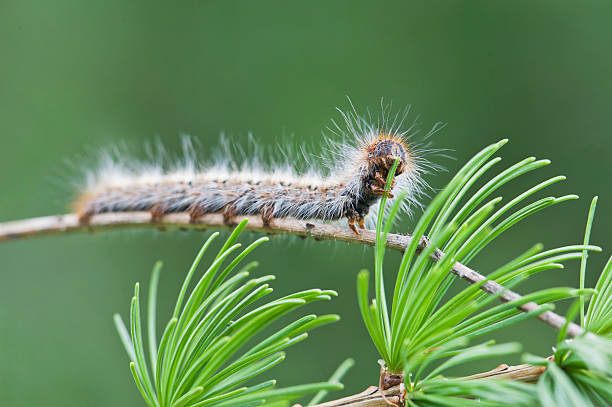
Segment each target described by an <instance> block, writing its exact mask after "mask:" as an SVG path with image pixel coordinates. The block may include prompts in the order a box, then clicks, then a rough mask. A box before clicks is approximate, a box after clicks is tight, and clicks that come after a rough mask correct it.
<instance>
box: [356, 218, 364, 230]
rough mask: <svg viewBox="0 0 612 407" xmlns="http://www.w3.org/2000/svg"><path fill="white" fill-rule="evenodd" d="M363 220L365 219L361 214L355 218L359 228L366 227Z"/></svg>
mask: <svg viewBox="0 0 612 407" xmlns="http://www.w3.org/2000/svg"><path fill="white" fill-rule="evenodd" d="M364 221H365V217H363V216H360V217H358V218H357V224H358V225H359V228H360V229H365V228H366V227H365V223H364Z"/></svg>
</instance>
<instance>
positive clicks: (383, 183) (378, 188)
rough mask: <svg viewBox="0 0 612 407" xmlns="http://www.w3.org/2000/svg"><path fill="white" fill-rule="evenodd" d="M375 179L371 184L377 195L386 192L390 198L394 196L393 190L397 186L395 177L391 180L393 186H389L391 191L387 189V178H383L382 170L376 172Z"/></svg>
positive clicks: (373, 191) (371, 188)
mask: <svg viewBox="0 0 612 407" xmlns="http://www.w3.org/2000/svg"><path fill="white" fill-rule="evenodd" d="M374 180H375V181H374V182H372V183H371V184H370V190H371V191H372V193H374V194H376V195H384V194H385V193H386V194H387V197H388V198H393V194H392V193H391V190H392V189H393V187H394V186H395V179H393V181H391V188H389V192H386V191H385V188H386V187H387V180H386V179H384V178H383V176H382V174H381V173H380V172H376V173H375V174H374Z"/></svg>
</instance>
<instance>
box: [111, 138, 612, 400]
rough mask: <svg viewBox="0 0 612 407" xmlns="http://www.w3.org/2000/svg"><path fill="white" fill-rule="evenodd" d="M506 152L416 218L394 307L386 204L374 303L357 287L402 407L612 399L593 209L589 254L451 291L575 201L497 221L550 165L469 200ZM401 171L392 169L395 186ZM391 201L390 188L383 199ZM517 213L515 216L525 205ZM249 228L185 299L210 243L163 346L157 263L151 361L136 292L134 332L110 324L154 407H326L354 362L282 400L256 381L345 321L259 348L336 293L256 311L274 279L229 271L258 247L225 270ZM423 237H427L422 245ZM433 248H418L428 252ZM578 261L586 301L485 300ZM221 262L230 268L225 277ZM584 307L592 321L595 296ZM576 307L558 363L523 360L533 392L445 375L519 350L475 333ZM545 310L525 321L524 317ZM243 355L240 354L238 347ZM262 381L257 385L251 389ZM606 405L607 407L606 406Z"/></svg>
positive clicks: (474, 165) (571, 249) (537, 296)
mask: <svg viewBox="0 0 612 407" xmlns="http://www.w3.org/2000/svg"><path fill="white" fill-rule="evenodd" d="M503 144H505V140H503V141H501V142H499V143H496V144H493V145H490V146H488V147H487V148H485V149H483V150H482V151H481V152H479V153H478V154H476V156H474V158H472V159H471V160H470V161H469V162H468V163H467V164H466V165H465V166H464V167H463V168H462V169H461V170H460V171H459V172H458V173H457V175H456V176H455V177H454V178H453V180H452V181H451V182H450V183H449V185H448V186H447V187H446V188H444V189H443V190H442V191H441V192H440V193H439V194H438V195H437V196H436V197H435V198H434V200H433V201H432V203H431V204H430V205H429V206H428V207H427V209H426V210H425V212H424V214H423V215H422V216H421V218H420V219H419V221H418V223H417V225H416V227H415V229H414V231H413V235H412V240H411V242H410V245H409V247H407V248H406V250H405V251H404V255H403V257H402V260H401V263H400V266H399V269H398V271H397V277H396V281H395V287H394V289H393V297H392V300H391V302H390V304H389V303H388V300H387V297H386V295H387V293H386V290H385V287H384V278H383V277H384V273H383V268H384V254H385V243H386V238H387V235H388V233H389V231H390V229H391V226H392V224H393V219H394V217H395V216H396V215H397V213H398V211H399V208H400V204H401V199H398V200H397V201H396V202H395V203H394V205H393V206H392V207H391V208H390V210H389V212H388V217H387V219H386V222H385V221H384V214H385V205H386V201H387V198H386V196H383V198H382V202H381V208H382V210H380V211H379V215H378V219H377V228H376V245H375V273H374V299H373V300H372V301H369V273H368V272H367V271H365V270H363V271H361V272H360V273H359V275H358V279H357V294H358V302H359V309H360V312H361V315H362V318H363V321H364V323H365V325H366V328H367V330H368V332H369V334H370V337H371V338H372V341H373V343H374V345H375V347H376V348H377V350H378V352H379V353H380V355H381V357H382V359H383V360H384V363H385V370H384V371H383V373H384V374H386V373H391V374H401V375H404V383H403V385H404V390H405V394H404V397H403V399H404V403H405V405H407V406H412V407H417V406H419V407H425V406H456V407H461V406H513V407H520V406H525V407H526V406H550V405H556V406H576V405H581V406H582V405H584V406H587V407H589V406H594V407H598V406H605V405H609V403H608V400H611V399H612V390H611V389H612V258H610V260H609V261H608V263H607V264H606V266H605V268H604V270H603V272H602V274H601V276H600V278H599V280H598V282H597V285H596V287H595V290H590V289H587V288H585V283H584V282H585V276H586V265H587V257H588V253H589V252H591V251H600V250H601V249H600V248H599V247H597V246H592V245H590V244H589V240H590V233H591V228H592V225H593V219H594V212H595V206H596V202H597V198H595V199H594V200H593V202H592V204H591V208H590V211H589V216H588V219H587V226H586V231H585V236H584V242H583V244H582V245H570V246H564V247H560V248H555V249H551V250H547V251H543V250H542V246H541V245H535V246H534V247H532V248H531V249H529V250H527V251H525V252H524V253H522V254H521V255H519V256H518V257H516V258H514V259H513V260H511V261H509V262H507V263H505V264H502V265H500V266H499V267H497V268H496V269H494V270H493V271H491V272H490V273H489V274H488V275H487V276H485V279H484V280H483V281H480V282H478V283H475V284H472V285H470V286H467V287H465V288H463V289H462V290H460V291H459V292H458V293H457V294H455V295H453V296H449V295H448V290H449V288H450V286H451V284H452V283H453V281H454V280H455V279H456V276H455V275H453V272H455V273H461V267H458V266H457V262H459V263H463V264H467V263H469V262H470V261H471V260H473V259H474V258H475V256H477V255H478V254H479V253H480V252H481V251H482V250H483V249H484V248H485V247H487V246H488V245H489V244H490V243H491V242H492V241H493V240H494V239H496V238H497V237H499V236H500V235H501V234H502V233H503V232H504V231H506V230H508V229H509V228H511V227H512V226H514V225H515V224H517V223H518V222H520V221H521V220H523V219H525V218H527V217H528V216H530V215H532V214H535V213H537V212H539V211H541V210H542V209H544V208H546V207H549V206H551V205H554V204H557V203H560V202H563V201H566V200H568V199H574V198H575V196H574V195H567V196H563V197H559V198H555V197H547V198H542V199H539V200H535V201H534V202H532V203H524V201H526V200H527V199H528V198H529V197H531V196H532V195H533V194H535V193H537V192H540V191H542V190H543V189H544V188H546V187H548V186H550V185H552V184H554V183H556V182H557V181H560V180H563V179H564V177H554V178H551V179H548V180H545V181H543V182H541V183H539V184H537V185H535V186H533V187H531V188H529V189H527V190H526V191H525V192H523V193H522V194H520V195H518V196H517V197H515V198H513V199H511V200H509V201H508V203H506V204H505V205H503V206H501V207H500V208H499V209H496V205H498V204H499V203H500V202H501V201H502V198H501V197H491V195H492V194H493V193H494V192H496V191H497V190H498V189H499V188H500V187H501V186H502V185H504V184H505V183H507V182H509V181H511V180H513V179H516V178H517V177H519V176H520V175H522V174H525V173H527V172H530V171H532V170H535V169H537V168H540V167H542V166H544V165H547V164H548V161H547V160H535V159H534V158H528V159H526V160H523V161H520V162H519V163H516V164H514V165H512V166H510V167H509V168H507V169H506V170H503V171H502V172H500V173H499V174H498V175H495V176H493V177H492V178H490V179H489V180H488V181H486V182H483V183H482V184H483V185H482V186H481V187H480V188H479V189H477V190H476V191H475V192H473V193H472V192H471V188H472V187H473V186H474V185H476V183H477V182H478V181H479V180H480V178H481V177H483V176H484V175H485V174H486V173H487V171H489V170H490V169H491V168H492V167H493V166H494V165H495V164H496V163H498V162H499V161H500V158H491V157H492V156H493V155H494V154H495V153H496V152H497V150H499V149H500V148H501V147H502V146H503ZM396 168H397V163H395V165H394V166H393V168H392V169H391V171H390V173H389V176H388V178H387V185H388V186H389V185H391V183H392V180H393V177H394V173H395V170H396ZM387 192H389V187H387ZM519 204H521V205H523V206H522V207H520V208H519V209H513V208H514V207H515V206H517V205H519ZM245 225H246V221H245V222H243V223H241V224H240V225H238V227H237V228H236V229H235V230H234V232H233V233H232V234H231V236H230V237H229V238H228V239H227V241H226V242H225V244H224V245H223V247H222V248H221V250H220V251H219V253H218V254H217V255H216V257H215V258H214V259H213V260H212V262H211V264H210V266H209V267H208V269H207V270H206V271H205V272H204V273H203V274H202V276H201V277H200V279H199V280H198V281H197V283H195V285H194V287H193V289H192V290H191V292H190V293H189V295H187V293H188V290H189V286H190V282H191V280H192V278H193V276H194V275H195V272H196V269H197V267H198V265H199V263H200V261H201V259H202V257H203V256H204V254H205V253H206V252H207V249H208V247H209V246H210V244H211V242H212V241H213V240H214V239H215V238H216V236H217V235H218V234H213V235H212V236H211V237H210V238H209V239H208V241H207V242H206V243H205V244H204V246H203V248H202V250H201V251H200V253H199V254H198V256H197V257H196V260H195V261H194V263H193V266H192V267H191V269H190V270H189V272H188V274H187V277H186V279H185V282H184V284H183V286H182V288H181V290H180V293H179V296H178V300H177V303H176V306H175V308H174V312H173V314H172V317H171V318H170V320H169V322H168V324H167V326H166V328H165V330H164V333H163V335H162V336H161V340H160V342H159V344H158V343H157V335H156V327H155V321H156V295H157V286H158V283H159V274H160V270H161V263H158V264H156V266H155V268H154V270H153V273H152V277H151V282H150V288H149V297H148V315H147V321H148V326H147V328H148V329H147V344H148V348H149V349H148V356H149V359H148V360H149V362H148V363H147V357H146V355H145V350H144V341H143V335H142V330H143V329H142V325H141V317H140V305H139V286H138V284H136V289H135V294H134V298H133V299H132V303H131V309H130V329H129V330H128V329H127V328H126V327H125V325H124V324H123V322H122V320H121V318H120V317H118V316H115V322H116V325H117V329H118V331H119V334H120V336H121V339H122V341H123V343H124V346H125V348H126V351H127V353H128V355H129V357H130V359H131V363H130V369H131V371H132V374H133V376H134V379H135V381H136V384H137V386H138V389H139V390H140V392H141V393H142V395H143V397H144V399H145V401H146V402H147V404H148V405H150V406H158V407H162V406H177V407H178V406H190V407H193V406H221V407H230V406H255V405H265V406H269V407H272V406H274V407H276V406H287V405H289V402H290V401H291V400H293V399H296V398H298V397H301V396H303V395H305V394H307V393H314V392H316V395H315V396H314V397H313V398H312V400H311V401H310V403H309V404H308V405H309V406H312V405H315V404H317V403H319V402H321V400H323V399H324V398H325V397H326V396H327V394H328V392H329V391H330V390H336V389H340V388H342V385H341V384H340V383H339V381H340V380H341V378H342V376H343V375H344V374H345V373H346V371H347V370H348V369H349V368H350V367H351V366H352V365H353V364H354V362H353V360H351V359H349V360H347V361H345V362H344V363H342V364H341V365H340V367H339V368H338V369H337V371H336V372H335V373H334V374H333V375H332V376H331V378H330V379H329V380H328V381H327V382H322V383H314V384H306V385H299V386H294V387H288V388H281V389H277V388H275V387H274V386H275V383H276V382H275V381H274V380H268V381H262V382H257V381H256V380H255V379H256V378H257V377H259V375H260V374H261V373H263V372H265V371H267V370H268V369H269V368H271V367H273V366H275V365H277V364H278V363H280V362H281V361H282V360H283V359H284V354H283V352H282V351H283V350H284V349H285V348H287V347H289V346H291V345H293V344H295V343H298V342H300V341H301V340H303V339H305V338H306V337H307V331H308V330H310V329H313V328H315V327H317V326H320V325H322V324H326V323H328V322H333V321H336V320H337V319H338V317H337V316H336V315H326V316H322V317H317V316H315V315H308V316H305V317H302V318H299V319H297V320H295V321H294V322H292V323H290V324H288V325H286V326H284V327H282V328H281V329H278V330H277V331H276V332H275V333H273V334H271V335H269V336H267V337H266V338H264V339H261V338H259V335H260V333H261V332H262V330H264V328H266V327H267V326H268V325H270V324H271V323H272V322H274V321H275V320H277V319H278V318H279V317H281V316H283V315H285V314H286V313H288V312H290V311H292V310H295V309H297V308H299V307H301V306H303V305H305V304H307V303H310V302H313V301H317V300H322V299H326V300H328V299H330V298H331V296H334V295H336V293H335V292H333V291H329V290H328V291H323V290H318V289H315V290H307V291H301V292H298V293H296V294H292V295H289V296H286V297H283V298H281V299H278V300H274V301H270V302H268V303H265V304H263V305H259V306H257V305H256V303H257V301H259V300H261V299H262V298H263V297H264V296H266V295H268V294H269V293H270V292H271V291H272V289H271V288H270V287H269V286H268V282H269V281H271V280H272V279H273V278H274V277H273V276H264V277H261V278H256V279H251V280H246V279H247V277H248V275H249V271H250V270H251V269H252V268H253V267H255V266H256V263H249V264H247V265H246V266H243V267H242V269H241V270H240V271H239V272H237V273H233V271H234V269H235V268H237V267H238V265H239V264H240V263H241V261H242V260H243V259H244V258H245V257H246V255H248V254H249V253H250V252H251V251H252V250H253V249H255V248H256V247H257V246H258V245H259V244H261V243H262V242H263V241H265V240H266V238H261V239H259V240H257V241H255V242H254V243H252V244H251V245H249V246H248V247H247V248H246V249H244V250H243V251H242V252H239V254H237V255H235V257H234V258H233V259H232V260H231V261H230V255H232V254H233V253H234V252H235V251H236V253H238V252H237V250H238V248H239V247H240V244H237V243H236V241H237V239H238V236H239V235H240V233H241V231H242V230H243V229H244V227H245ZM426 236H427V237H426ZM423 242H425V243H427V244H426V245H423V244H421V243H423ZM578 259H580V260H581V267H580V277H579V283H580V289H573V288H568V287H552V288H547V289H544V290H540V291H535V292H532V293H529V294H527V295H524V296H523V297H522V298H521V299H520V300H516V301H512V302H507V303H499V304H498V303H496V300H497V299H498V297H499V296H500V295H501V292H500V293H498V294H496V295H488V294H486V293H485V292H483V291H482V290H481V287H482V286H483V285H484V284H486V283H487V282H490V281H495V282H497V283H499V284H502V285H503V286H504V287H506V288H511V287H514V286H516V285H517V284H519V283H521V282H523V281H525V280H527V279H529V277H530V276H532V275H534V274H535V273H538V272H541V271H546V270H554V269H560V268H563V267H564V266H563V263H564V262H566V261H569V260H578ZM224 263H229V264H227V265H226V266H224ZM589 295H592V297H591V298H590V300H589V303H588V308H587V309H586V310H585V305H586V301H587V297H588V296H589ZM572 297H577V299H576V300H575V301H574V303H573V305H572V306H571V307H570V310H569V311H568V313H567V317H566V319H567V323H566V324H565V326H564V327H563V328H562V329H560V332H559V335H558V341H557V344H556V346H555V348H554V354H553V355H552V356H551V357H548V358H541V357H537V356H533V355H529V354H527V355H525V356H524V358H525V359H526V360H527V361H528V362H529V363H532V364H534V365H539V366H545V367H546V369H545V371H544V373H543V374H542V376H541V378H540V380H539V381H538V383H537V384H528V383H522V382H517V381H510V380H494V379H469V380H468V379H466V378H462V377H450V376H448V373H449V370H450V369H452V368H455V367H457V366H462V365H465V364H466V363H469V362H473V361H476V360H481V359H485V358H499V357H505V356H508V355H511V354H516V353H518V352H520V351H521V346H520V344H518V343H505V344H495V343H494V342H493V341H489V342H486V343H481V344H477V345H468V343H469V341H470V340H472V339H473V338H475V337H478V336H480V335H483V334H486V333H489V332H492V331H494V330H498V329H501V328H504V327H507V326H510V325H512V324H516V323H519V322H521V321H524V320H525V319H528V318H531V317H534V316H537V315H539V314H540V313H542V312H545V311H546V310H551V309H553V308H554V307H553V304H551V303H552V302H554V301H557V300H562V299H567V298H572ZM530 301H533V302H536V303H538V304H541V306H540V308H539V309H538V310H536V311H533V312H529V313H523V312H521V311H520V310H518V309H517V307H518V306H520V305H521V304H524V303H527V302H530ZM578 315H579V316H580V321H581V324H582V326H583V327H584V328H585V330H586V331H587V333H586V334H585V335H583V336H581V337H579V338H575V339H571V340H570V339H566V338H565V336H566V333H567V328H568V324H569V321H572V320H573V319H574V318H576V317H577V316H578ZM247 342H248V343H249V346H250V348H248V349H247V350H246V351H244V350H242V351H241V349H242V348H243V347H245V346H246V344H247ZM251 382H255V384H251ZM607 403H608V404H607Z"/></svg>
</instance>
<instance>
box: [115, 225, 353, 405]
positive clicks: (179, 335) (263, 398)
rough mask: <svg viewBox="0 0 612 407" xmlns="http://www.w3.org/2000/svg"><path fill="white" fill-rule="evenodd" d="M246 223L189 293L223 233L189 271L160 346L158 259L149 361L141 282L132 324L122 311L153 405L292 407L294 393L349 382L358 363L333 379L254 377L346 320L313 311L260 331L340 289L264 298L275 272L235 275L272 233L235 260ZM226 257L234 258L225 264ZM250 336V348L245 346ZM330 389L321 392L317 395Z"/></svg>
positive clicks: (135, 365) (125, 334)
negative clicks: (345, 378) (345, 377)
mask: <svg viewBox="0 0 612 407" xmlns="http://www.w3.org/2000/svg"><path fill="white" fill-rule="evenodd" d="M245 226H246V221H244V222H242V223H241V224H240V225H238V226H237V227H236V229H235V230H234V232H233V233H232V234H231V235H230V237H229V238H228V239H227V241H226V242H225V244H224V246H223V247H222V248H221V250H220V251H219V253H218V254H217V255H216V257H215V258H214V259H213V260H212V262H211V264H210V266H209V267H208V269H207V270H206V271H205V272H204V273H203V274H202V276H201V277H200V279H199V280H198V281H197V283H196V284H195V286H194V287H193V289H192V291H191V292H190V293H189V295H187V292H188V289H189V286H190V282H191V280H192V278H193V277H194V275H195V273H196V270H197V268H198V265H199V264H200V261H201V260H202V258H203V256H204V255H205V254H206V253H207V251H208V248H209V246H210V244H211V243H212V241H213V240H214V239H215V238H216V237H217V236H218V233H214V234H213V235H212V236H211V237H210V238H209V239H208V240H207V241H206V243H204V246H203V247H202V249H201V250H200V252H199V253H198V255H197V257H196V259H195V261H194V262H193V265H192V266H191V269H190V270H189V272H188V273H187V277H186V278H185V281H184V283H183V286H182V288H181V290H180V293H179V296H178V300H177V302H176V306H175V308H174V312H173V314H172V317H171V318H170V320H169V321H168V323H167V325H166V328H165V330H164V333H163V335H162V336H161V340H160V342H159V345H158V344H157V342H156V336H157V335H156V326H155V320H156V301H157V299H156V295H157V286H158V281H159V274H160V270H161V263H157V264H156V266H155V268H154V269H153V273H152V277H151V282H150V287H149V298H148V316H147V320H148V331H147V332H148V335H147V336H148V347H149V363H147V358H146V355H145V349H144V342H143V333H142V331H143V328H142V323H141V316H140V290H139V285H138V284H136V287H135V292H134V297H133V298H132V301H131V307H130V325H129V327H130V329H129V330H128V329H127V328H126V326H125V324H124V323H123V321H122V320H121V318H120V317H119V316H118V315H115V323H116V326H117V330H118V332H119V335H120V337H121V340H122V341H123V344H124V346H125V349H126V351H127V353H128V356H129V357H130V360H131V362H130V369H131V371H132V374H133V376H134V380H135V382H136V385H137V386H138V389H139V390H140V392H141V394H142V396H143V398H144V400H145V401H146V403H147V404H148V405H149V406H151V407H153V406H157V407H165V406H173V407H179V406H180V407H195V406H211V407H212V406H215V407H231V406H243V407H244V406H255V405H270V406H272V405H274V406H286V405H288V404H289V401H290V400H293V399H295V398H297V397H301V396H303V395H304V394H307V393H314V392H327V391H330V390H338V389H341V388H342V385H341V384H340V383H339V379H340V377H341V376H342V374H343V373H344V372H345V371H346V370H347V369H348V367H350V362H346V363H345V364H343V365H342V366H341V369H340V371H339V372H338V373H337V374H336V375H334V376H332V378H331V379H330V380H329V381H327V382H322V383H312V384H305V385H298V386H294V387H286V388H280V389H277V388H275V384H276V381H275V380H266V381H262V382H259V383H256V384H251V383H252V382H253V381H254V380H255V379H256V378H258V377H259V376H260V375H261V374H262V373H264V372H265V371H267V370H268V369H270V368H271V367H273V366H276V365H277V364H279V363H280V362H282V361H283V360H284V358H285V355H284V353H283V352H282V351H283V350H284V349H285V348H287V347H289V346H292V345H294V344H296V343H298V342H300V341H302V340H304V339H305V338H306V337H307V336H308V334H307V331H309V330H311V329H313V328H316V327H318V326H321V325H323V324H327V323H330V322H334V321H336V320H338V316H336V315H324V316H320V317H319V316H316V315H307V316H304V317H301V318H299V319H297V320H295V321H294V322H292V323H290V324H288V325H286V326H284V327H282V328H281V329H278V330H277V331H276V332H274V333H273V334H271V335H269V336H267V337H265V338H264V339H261V338H259V337H260V335H261V334H262V331H263V330H264V329H265V328H266V327H267V326H268V325H270V324H271V323H273V322H274V321H276V320H277V319H279V318H280V317H282V316H283V315H285V314H287V313H288V312H290V311H293V310H296V309H298V308H300V307H302V306H303V305H306V304H308V303H311V302H313V301H319V300H329V299H331V297H332V296H336V293H335V292H334V291H331V290H319V289H312V290H306V291H301V292H298V293H295V294H291V295H288V296H285V297H283V298H280V299H277V300H272V301H270V302H267V303H264V304H261V305H257V304H258V303H259V302H261V301H260V300H261V299H262V298H263V297H265V296H267V295H268V294H270V293H271V292H272V288H270V287H269V285H268V282H269V281H271V280H273V279H274V276H264V277H260V278H254V279H250V280H246V278H247V277H248V276H249V271H250V270H251V269H253V268H254V267H255V266H256V265H257V264H256V263H249V264H247V265H245V266H243V267H242V269H241V270H240V271H239V272H237V273H235V274H233V275H232V272H233V270H234V269H235V268H236V267H237V266H238V265H239V264H240V263H241V261H242V260H243V259H244V258H245V257H246V255H247V254H249V253H250V252H251V251H252V250H253V249H255V248H256V247H257V246H258V245H259V244H261V243H262V242H264V241H266V240H267V238H265V237H264V238H260V239H258V240H256V241H255V242H253V243H252V244H250V245H249V246H248V247H247V248H246V249H244V250H242V251H241V252H239V254H238V255H235V257H234V258H233V260H232V261H229V259H230V255H232V254H233V253H234V252H236V253H238V252H237V250H238V249H239V248H240V246H241V245H240V244H239V243H236V240H237V239H238V237H239V235H240V233H241V231H242V230H243V229H244V227H245ZM225 262H229V264H227V265H226V266H225V267H224V266H223V265H224V263H225ZM245 280H246V281H245ZM183 303H184V305H183ZM247 343H248V344H249V348H248V349H247V350H246V351H245V350H242V348H243V347H244V346H245V345H247ZM241 350H242V351H241ZM239 351H241V352H240V353H239ZM325 394H326V393H319V395H318V396H317V397H319V398H322V397H323V396H324V395H325Z"/></svg>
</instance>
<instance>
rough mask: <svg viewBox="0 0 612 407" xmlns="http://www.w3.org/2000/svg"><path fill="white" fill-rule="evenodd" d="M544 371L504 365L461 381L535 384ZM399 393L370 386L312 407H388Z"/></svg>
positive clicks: (395, 390) (394, 388)
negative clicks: (505, 381) (487, 380)
mask: <svg viewBox="0 0 612 407" xmlns="http://www.w3.org/2000/svg"><path fill="white" fill-rule="evenodd" d="M545 370H546V368H545V367H544V366H532V365H516V366H508V365H505V364H504V365H500V366H498V367H496V368H495V369H493V370H489V371H488V372H484V373H479V374H475V375H472V376H466V377H463V378H462V379H464V380H475V379H506V380H516V381H520V382H526V383H535V382H537V380H538V378H539V377H540V376H541V375H542V373H544V371H545ZM400 392H401V389H400V386H394V387H391V388H389V389H387V390H385V391H384V397H383V396H382V395H381V392H379V391H378V388H377V387H375V386H371V387H368V388H367V389H366V390H365V391H363V392H361V393H358V394H355V395H353V396H349V397H345V398H342V399H338V400H333V401H328V402H325V403H321V404H317V405H316V406H313V407H389V405H388V404H387V402H386V401H385V399H387V400H391V401H392V402H394V403H399V402H400ZM298 406H299V405H296V406H294V407H298Z"/></svg>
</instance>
